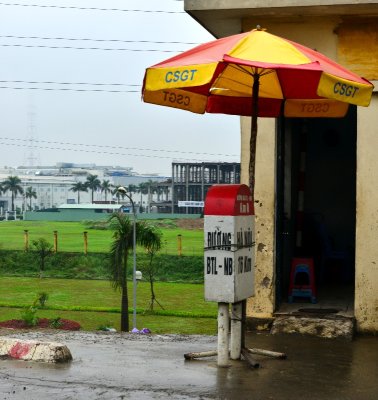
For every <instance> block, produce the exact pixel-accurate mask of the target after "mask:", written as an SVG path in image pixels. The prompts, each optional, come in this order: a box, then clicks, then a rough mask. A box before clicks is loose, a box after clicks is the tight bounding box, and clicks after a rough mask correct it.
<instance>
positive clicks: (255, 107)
mask: <svg viewBox="0 0 378 400" xmlns="http://www.w3.org/2000/svg"><path fill="white" fill-rule="evenodd" d="M259 86H260V75H259V73H258V72H256V73H255V74H253V86H252V120H251V137H250V140H249V188H250V190H251V194H252V201H253V202H254V201H255V164H256V139H257V116H258V114H259V101H258V99H259ZM241 320H242V337H241V348H242V349H243V348H245V347H246V346H245V331H246V329H245V328H246V321H247V300H243V301H242V318H241Z"/></svg>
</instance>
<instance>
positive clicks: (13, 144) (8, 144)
mask: <svg viewBox="0 0 378 400" xmlns="http://www.w3.org/2000/svg"><path fill="white" fill-rule="evenodd" d="M0 144H1V145H4V146H14V147H29V148H35V149H40V150H60V151H75V152H79V153H95V154H108V155H119V156H128V157H145V158H159V159H172V157H171V156H157V155H147V154H132V153H120V152H113V151H103V150H102V151H97V150H84V149H76V148H64V147H51V146H32V147H31V146H30V145H28V144H26V143H25V144H22V143H21V144H19V143H4V142H0ZM177 159H178V160H183V161H201V162H203V161H204V160H202V159H196V158H193V159H187V158H177Z"/></svg>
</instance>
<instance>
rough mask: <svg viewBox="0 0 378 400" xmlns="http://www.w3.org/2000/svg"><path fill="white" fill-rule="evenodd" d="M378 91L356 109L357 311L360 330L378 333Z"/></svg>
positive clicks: (358, 328)
mask: <svg viewBox="0 0 378 400" xmlns="http://www.w3.org/2000/svg"><path fill="white" fill-rule="evenodd" d="M377 126H378V93H374V97H373V99H372V102H371V104H370V106H369V107H368V108H365V107H358V109H357V191H356V196H357V199H356V203H357V218H356V270H355V274H356V275H355V276H356V278H355V301H354V307H355V309H354V312H355V317H356V321H357V330H358V331H359V332H365V333H377V332H378V313H377V307H378V247H377V240H376V238H377V235H378V190H377V188H378V175H377V174H376V171H377V170H378V158H377V148H378V128H377Z"/></svg>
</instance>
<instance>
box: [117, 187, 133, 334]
mask: <svg viewBox="0 0 378 400" xmlns="http://www.w3.org/2000/svg"><path fill="white" fill-rule="evenodd" d="M117 191H118V192H119V193H121V194H122V195H124V196H126V197H127V198H128V199H129V200H130V202H131V207H132V210H133V216H134V220H133V329H136V287H137V281H136V213H135V206H134V201H133V199H132V198H131V196H129V195H128V194H127V191H126V189H125V188H124V187H123V186H120V187H119V188H118V189H117Z"/></svg>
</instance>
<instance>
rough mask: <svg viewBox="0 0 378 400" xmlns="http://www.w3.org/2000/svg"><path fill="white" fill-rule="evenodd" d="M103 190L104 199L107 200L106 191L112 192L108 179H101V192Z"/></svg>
mask: <svg viewBox="0 0 378 400" xmlns="http://www.w3.org/2000/svg"><path fill="white" fill-rule="evenodd" d="M102 192H105V201H108V193H111V192H112V184H111V183H110V181H107V180H103V181H102V183H101V193H102Z"/></svg>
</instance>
